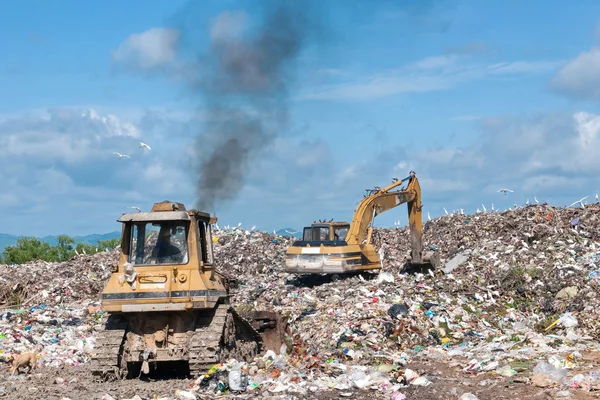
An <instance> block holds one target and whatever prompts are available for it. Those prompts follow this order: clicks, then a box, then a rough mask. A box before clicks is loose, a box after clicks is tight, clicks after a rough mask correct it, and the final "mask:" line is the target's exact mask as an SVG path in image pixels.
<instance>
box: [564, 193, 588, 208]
mask: <svg viewBox="0 0 600 400" xmlns="http://www.w3.org/2000/svg"><path fill="white" fill-rule="evenodd" d="M588 197H589V196H585V197H582V198H581V199H580V200H577V201H576V202H574V203H573V204H571V205H570V206H569V207H573V206H574V205H575V204H581V208H585V207H584V206H583V201H584V200H585V199H587V198H588Z"/></svg>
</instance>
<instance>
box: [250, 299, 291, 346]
mask: <svg viewBox="0 0 600 400" xmlns="http://www.w3.org/2000/svg"><path fill="white" fill-rule="evenodd" d="M238 314H239V315H240V316H241V317H242V318H244V319H245V320H246V321H248V322H249V323H250V325H252V327H253V328H254V329H255V330H256V331H257V332H258V333H259V334H260V336H261V337H262V339H263V349H262V350H263V351H268V350H272V351H273V352H275V353H276V354H279V352H280V350H281V345H282V344H284V343H285V337H286V335H287V334H288V333H289V324H288V320H287V318H286V317H282V316H281V315H280V314H278V313H276V312H270V311H242V310H240V311H238Z"/></svg>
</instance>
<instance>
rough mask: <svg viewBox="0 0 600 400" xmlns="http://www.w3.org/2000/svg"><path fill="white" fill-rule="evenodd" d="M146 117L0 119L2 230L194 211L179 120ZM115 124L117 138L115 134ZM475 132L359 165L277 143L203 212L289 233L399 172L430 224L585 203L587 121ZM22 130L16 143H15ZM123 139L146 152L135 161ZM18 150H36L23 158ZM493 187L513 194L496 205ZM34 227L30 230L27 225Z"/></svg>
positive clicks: (563, 117) (589, 180) (111, 223)
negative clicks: (178, 206)
mask: <svg viewBox="0 0 600 400" xmlns="http://www.w3.org/2000/svg"><path fill="white" fill-rule="evenodd" d="M82 115H84V116H83V117H82ZM157 115H158V117H156V118H159V119H160V120H161V121H162V122H161V124H160V125H159V126H160V128H159V129H156V130H153V131H152V132H150V131H148V130H147V129H146V128H145V127H146V126H150V125H152V124H150V122H148V121H155V120H156V118H153V117H152V116H146V118H143V117H142V118H141V119H140V120H139V121H134V120H132V121H124V120H123V119H122V118H121V117H120V116H116V115H114V116H113V117H111V118H109V116H108V115H106V114H103V113H93V112H87V113H84V112H83V111H82V110H78V109H60V110H58V109H57V110H51V111H49V112H48V113H47V114H46V115H43V116H39V115H35V116H33V115H32V116H21V117H14V118H7V119H5V120H4V121H3V122H1V123H0V181H1V182H2V184H3V187H2V189H3V190H2V194H1V195H0V205H1V206H4V207H0V210H4V211H0V220H2V221H3V226H5V228H4V229H3V230H4V231H6V232H7V233H17V234H21V233H26V234H39V235H45V234H56V233H62V232H67V233H70V234H80V233H91V232H90V230H95V231H97V232H107V231H111V230H118V229H119V225H118V224H117V223H116V222H115V220H116V218H118V216H119V215H120V214H121V213H123V212H128V211H130V210H129V209H128V208H127V207H129V206H132V205H136V206H140V207H142V209H149V208H150V207H151V205H152V203H153V202H155V201H162V200H165V199H170V200H177V201H183V202H184V203H185V204H186V205H187V206H189V207H193V206H195V204H194V201H195V200H196V197H197V196H201V195H202V194H201V193H196V188H195V184H196V181H195V180H196V179H197V176H195V170H194V168H193V164H188V162H189V160H188V159H187V157H190V156H191V155H192V153H190V152H189V151H187V150H189V148H190V145H196V143H194V142H190V137H189V136H185V135H183V136H182V138H181V139H178V136H176V135H175V136H174V135H172V134H171V133H172V132H174V131H178V130H179V129H182V128H181V124H182V122H181V118H180V116H177V117H176V118H170V117H169V114H168V113H158V114H157ZM143 121H146V122H143ZM119 126H121V127H122V126H129V128H127V129H115V127H119ZM154 126H156V125H154ZM477 126H479V129H480V133H481V136H480V137H479V139H478V140H477V141H476V142H474V143H472V144H471V145H469V146H464V147H459V148H456V147H448V146H441V147H435V148H427V149H422V150H416V151H415V150H412V149H411V150H410V151H409V150H408V149H406V148H403V147H401V146H394V145H393V143H389V142H386V145H385V146H383V147H382V149H383V151H381V152H379V153H377V154H374V155H372V156H367V157H364V158H362V157H361V158H359V159H348V158H347V157H343V156H342V155H340V156H336V155H335V154H334V153H333V152H332V151H331V148H330V144H329V143H328V142H327V141H326V140H324V139H320V140H307V139H303V138H302V137H295V138H294V137H285V138H278V139H277V140H276V141H275V142H274V144H273V146H271V147H270V148H268V149H266V150H265V153H264V156H263V157H261V158H260V159H258V160H256V161H255V162H254V163H252V164H250V165H249V170H248V175H247V178H246V179H245V181H244V183H245V187H244V189H243V190H242V191H241V193H240V195H239V197H238V198H237V199H235V200H234V201H232V202H231V203H222V204H218V205H217V207H216V209H215V210H207V211H209V212H216V213H217V215H218V216H219V218H221V221H223V223H235V224H237V222H239V221H242V222H243V223H244V224H250V225H251V224H259V223H260V224H262V226H270V227H274V228H279V227H282V226H290V227H292V228H299V227H300V226H302V225H304V224H306V223H309V222H310V221H312V220H313V219H315V218H316V219H318V218H336V219H342V220H348V219H350V218H351V217H352V213H353V212H354V208H355V206H356V204H357V203H358V202H359V201H360V200H361V199H362V195H363V194H364V189H366V188H369V187H373V186H376V185H377V186H384V185H387V184H389V183H390V182H391V179H392V178H404V177H406V176H407V175H408V172H409V171H410V170H415V171H416V173H417V176H418V177H419V178H420V181H421V187H422V189H423V203H424V207H425V208H424V210H425V211H429V212H431V214H432V216H435V215H440V214H441V213H442V212H443V211H442V206H444V207H446V208H447V209H448V210H451V209H456V208H465V210H467V211H470V212H473V211H474V210H475V209H476V208H477V207H479V206H480V204H481V203H482V202H484V203H485V204H486V205H488V207H489V204H490V203H492V202H493V203H495V205H496V208H505V207H508V206H511V205H512V203H513V202H514V201H517V202H519V203H520V204H522V203H524V201H525V200H526V198H528V197H529V198H533V196H537V197H538V199H540V200H541V201H546V200H547V201H551V202H552V203H554V204H570V202H572V201H574V200H576V198H579V197H582V196H584V195H588V194H589V195H591V196H593V194H594V193H595V190H596V188H595V187H594V185H595V184H596V182H597V178H596V177H597V176H598V174H600V159H598V157H597V156H596V154H595V153H596V152H595V149H596V148H598V146H599V145H600V116H599V115H596V114H592V113H585V112H579V113H574V114H566V113H562V114H561V113H548V114H541V115H538V116H532V117H527V118H524V117H496V118H483V119H481V121H479V122H478V123H477ZM22 132H27V134H26V135H24V136H22V137H21V136H20V135H19V133H22ZM134 135H139V136H140V137H142V138H143V139H144V141H146V140H147V141H148V143H150V144H151V145H152V148H153V150H152V151H151V152H145V153H144V152H142V151H141V149H139V148H138V147H137V146H138V138H137V137H135V136H134ZM7 138H10V141H9V142H7V141H6V139H7ZM28 143H41V145H36V146H33V147H32V148H29V149H27V144H28ZM44 148H45V149H46V151H45V152H44V150H43V149H44ZM114 149H119V150H122V151H123V152H126V153H130V154H131V155H132V158H131V159H129V160H118V159H116V158H115V157H114V156H113V155H112V154H111V151H112V150H114ZM186 151H187V152H186ZM74 154H83V155H84V156H83V157H81V156H75V155H74ZM502 186H508V187H509V188H511V189H513V190H515V193H514V194H511V195H509V196H501V195H499V194H498V193H497V192H496V191H497V190H498V188H500V187H502ZM571 197H576V198H575V199H571ZM15 205H21V206H22V207H23V208H24V212H26V213H27V216H28V217H27V218H30V221H29V222H27V221H25V220H24V219H23V216H22V215H21V214H17V213H14V212H13V208H14V206H15ZM8 206H10V207H8ZM405 215H406V213H405V208H403V207H401V208H400V209H398V210H394V211H391V212H388V213H385V214H382V215H381V216H380V217H378V221H377V224H378V226H381V225H385V224H388V225H390V224H391V223H392V221H394V220H397V219H398V218H400V219H402V220H403V221H405V219H403V218H404V216H405ZM34 220H35V221H40V222H39V224H38V223H36V224H35V225H33V224H31V223H30V222H31V221H34Z"/></svg>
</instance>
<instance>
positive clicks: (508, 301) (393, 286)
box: [0, 204, 600, 400]
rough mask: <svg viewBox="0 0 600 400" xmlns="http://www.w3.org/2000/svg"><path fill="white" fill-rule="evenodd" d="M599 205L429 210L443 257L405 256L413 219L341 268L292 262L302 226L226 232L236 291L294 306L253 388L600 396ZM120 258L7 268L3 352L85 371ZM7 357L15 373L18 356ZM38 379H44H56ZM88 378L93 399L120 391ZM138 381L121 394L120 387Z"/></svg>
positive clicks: (259, 303) (252, 372) (221, 240)
mask: <svg viewBox="0 0 600 400" xmlns="http://www.w3.org/2000/svg"><path fill="white" fill-rule="evenodd" d="M599 211H600V205H598V204H593V205H589V206H586V207H585V208H583V209H582V208H566V209H558V208H554V207H551V206H548V205H539V206H529V207H524V208H518V209H516V210H512V211H507V212H502V213H498V212H486V213H478V214H475V215H458V214H454V215H448V216H443V217H440V218H437V219H435V220H433V221H428V222H426V223H425V225H424V244H425V246H426V247H428V248H429V249H430V250H433V251H438V252H440V255H441V257H442V261H443V267H442V269H441V270H439V271H416V272H415V271H406V270H405V266H404V264H405V261H406V260H407V257H408V254H409V250H410V243H409V237H408V230H407V228H401V229H375V232H374V242H375V244H376V249H379V247H383V261H382V265H383V270H382V271H381V273H379V274H372V273H365V274H363V275H360V276H350V277H342V278H340V279H339V280H333V279H331V277H296V276H294V275H290V274H286V273H284V272H282V269H281V268H282V266H283V264H284V260H285V249H286V247H287V246H288V245H290V244H291V243H292V240H293V239H292V238H285V237H281V236H277V237H273V236H272V235H269V234H267V233H262V232H248V231H244V230H242V229H235V230H232V231H222V230H221V231H217V232H216V233H215V237H216V239H215V243H214V248H215V256H216V258H217V260H218V265H219V269H220V270H221V271H222V272H224V273H226V274H228V275H231V276H233V277H236V278H238V279H239V281H240V288H239V289H237V290H236V292H235V293H234V296H233V299H232V302H233V304H234V305H235V306H236V307H240V308H246V309H249V308H253V309H261V310H274V311H278V312H280V313H282V314H284V315H286V316H288V317H289V319H290V337H288V338H287V339H286V346H285V348H284V349H283V350H284V351H283V353H282V354H280V355H278V354H267V355H265V357H263V358H260V359H257V360H255V362H253V363H251V364H250V365H249V366H248V373H249V387H248V391H247V393H246V394H256V395H258V396H262V395H263V394H265V393H268V394H269V395H272V396H275V395H280V394H287V395H290V396H297V398H308V397H307V396H321V397H318V398H326V397H323V396H328V395H327V393H330V394H331V395H332V396H334V397H335V396H337V395H339V394H351V393H355V394H356V393H359V392H360V393H363V391H368V393H369V394H374V395H376V396H375V397H374V398H394V399H396V400H398V399H401V398H403V397H402V396H405V397H406V398H424V399H425V398H459V397H460V396H462V395H463V394H465V393H467V392H469V393H471V394H472V395H473V396H476V398H479V399H485V398H519V396H520V395H521V396H523V397H522V398H525V397H524V396H525V395H527V398H537V397H534V396H538V395H539V396H543V395H544V393H546V394H548V396H550V395H551V396H555V395H561V396H562V395H565V396H567V395H569V396H585V395H587V394H592V393H593V391H594V390H596V389H597V388H600V373H599V372H598V371H597V370H598V369H600V368H598V365H597V361H596V360H597V359H600V357H596V356H595V354H600V353H596V351H597V350H598V349H597V345H598V343H597V338H598V329H599V325H600V322H599V321H600V319H599V318H598V314H597V310H598V306H599V303H600V302H599V301H598V291H599V289H600V286H598V283H599V281H600V270H599V268H598V266H597V260H598V256H599V255H600V239H599V236H600V214H599ZM117 259H118V252H116V251H114V252H110V253H100V254H97V255H94V256H80V257H75V258H74V259H73V260H70V261H68V262H65V263H44V262H33V263H30V264H26V265H19V266H0V296H1V298H0V300H1V301H2V302H3V303H4V306H3V309H4V311H3V313H2V320H1V323H2V329H3V331H2V334H1V335H2V336H1V341H0V346H1V347H0V348H1V349H2V351H3V353H4V354H8V353H11V352H14V353H18V352H22V351H25V350H31V349H34V348H36V346H37V348H38V349H41V354H42V357H41V359H40V364H41V366H42V367H41V368H42V369H43V368H53V367H61V368H63V367H65V366H68V367H69V368H81V369H82V371H83V370H85V366H86V364H87V362H88V361H89V354H90V353H91V351H92V350H93V346H94V342H95V332H96V330H97V329H98V328H99V326H100V324H101V323H102V320H103V319H104V317H105V315H104V314H103V313H102V312H101V310H100V309H99V308H98V304H99V303H98V298H99V293H100V291H101V290H102V284H103V282H104V280H105V279H106V278H107V277H108V276H109V274H110V267H111V265H113V264H114V263H116V262H117ZM19 305H20V306H21V307H19ZM231 365H232V364H231V363H229V364H227V365H224V366H222V368H221V370H222V371H221V373H220V374H219V373H217V374H215V375H214V379H212V378H213V375H211V377H210V378H211V379H207V380H206V381H205V382H199V381H198V382H188V381H186V380H176V381H174V382H171V386H169V384H167V383H165V385H166V386H164V390H162V388H163V386H160V385H159V386H156V383H155V384H154V386H152V387H150V386H148V387H146V389H142V388H143V386H140V383H137V384H136V385H131V386H130V388H136V390H137V391H138V393H139V395H140V396H147V398H149V397H151V395H152V394H151V393H149V391H152V390H155V391H156V393H154V392H153V393H154V394H157V395H158V394H159V393H158V392H161V390H162V392H165V393H167V395H170V396H174V395H175V389H173V385H175V386H177V387H179V388H180V389H181V390H184V391H185V394H182V393H183V392H181V393H179V394H178V396H179V398H185V396H208V395H213V394H214V393H215V392H217V391H218V390H219V388H221V389H223V386H222V385H221V386H219V385H218V379H219V376H221V377H222V376H223V374H225V376H226V371H227V370H228V368H230V366H231ZM427 366H429V367H427ZM411 367H412V368H411ZM413 368H414V369H413ZM2 371H3V372H4V375H5V377H6V376H7V375H8V366H6V367H5V368H4V369H3V370H2ZM54 374H55V372H53V373H52V375H53V376H54ZM22 377H23V375H20V376H19V379H16V378H15V377H13V378H7V379H6V380H5V381H4V382H2V383H0V394H1V393H3V392H6V393H12V394H15V393H16V391H17V392H18V391H19V390H21V389H27V387H28V386H27V385H28V384H27V380H23V379H22ZM85 377H86V375H85V374H84V373H81V374H78V375H77V379H78V381H77V382H79V383H77V384H76V383H68V382H69V381H68V379H67V377H64V379H67V381H66V382H62V381H60V379H59V381H60V384H59V386H60V387H61V388H63V389H64V387H69V385H79V386H81V382H82V380H85V379H87V378H85ZM450 377H451V378H450ZM33 379H34V380H33V381H32V382H31V384H30V386H31V385H33V386H35V385H37V383H35V382H37V381H35V380H36V379H37V380H38V381H39V380H40V379H42V378H39V377H38V378H35V376H34V378H33ZM90 379H91V378H90ZM90 382H91V381H90ZM465 382H471V383H468V384H467V383H465ZM473 382H477V385H476V386H474V384H473ZM482 383H483V384H482ZM55 385H57V384H55ZM65 385H66V386H65ZM119 385H124V383H119ZM119 385H117V386H114V387H113V388H112V389H115V388H118V387H121V386H119ZM83 386H85V385H83ZM57 387H58V386H57ZM89 387H90V388H93V390H94V392H93V393H91V392H90V393H88V395H89V396H90V398H96V397H94V396H95V395H96V394H97V393H100V392H102V390H103V388H106V393H108V392H110V389H111V388H110V384H105V386H102V384H101V383H95V384H94V385H90V386H89ZM123 387H126V386H123ZM499 387H501V388H503V389H501V390H500V389H499ZM63 389H61V390H62V391H59V392H60V393H64V390H63ZM84 389H85V387H84ZM78 390H83V389H81V388H79V389H78ZM90 390H92V389H90ZM59 392H53V393H59ZM67 393H68V391H67ZM77 393H80V392H77ZM81 393H85V391H84V392H81ZM131 393H132V392H131V390H127V391H125V390H121V391H118V390H117V392H114V390H113V392H111V394H112V395H113V396H116V397H115V398H130V397H132V394H131ZM188 393H189V394H188ZM448 393H450V394H448ZM502 393H504V394H502ZM363 394H364V393H363ZM47 395H48V396H50V394H47ZM82 395H83V394H82ZM438 395H440V396H442V397H436V396H438ZM57 396H58V395H57ZM66 396H68V395H66ZM119 396H121V397H119ZM125 396H129V397H125ZM182 396H183V397H182ZM443 396H446V397H443ZM465 396H466V395H465ZM463 397H464V396H463ZM57 398H60V396H59V397H57ZM73 398H77V397H73ZM98 398H101V397H98ZM190 398H192V397H190ZM315 398H317V397H315ZM464 398H472V397H468V396H467V397H464ZM539 398H544V397H539ZM567 398H568V397H567ZM578 398H586V397H578Z"/></svg>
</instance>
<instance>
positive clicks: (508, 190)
mask: <svg viewBox="0 0 600 400" xmlns="http://www.w3.org/2000/svg"><path fill="white" fill-rule="evenodd" d="M509 192H510V193H513V191H512V190H510V189H500V190H498V193H504V195H505V196H506V193H509Z"/></svg>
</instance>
